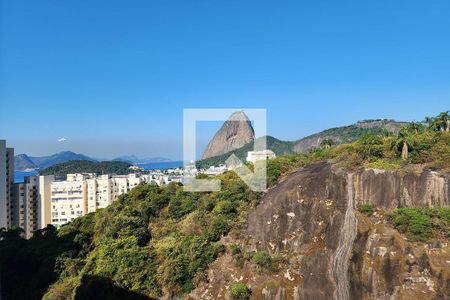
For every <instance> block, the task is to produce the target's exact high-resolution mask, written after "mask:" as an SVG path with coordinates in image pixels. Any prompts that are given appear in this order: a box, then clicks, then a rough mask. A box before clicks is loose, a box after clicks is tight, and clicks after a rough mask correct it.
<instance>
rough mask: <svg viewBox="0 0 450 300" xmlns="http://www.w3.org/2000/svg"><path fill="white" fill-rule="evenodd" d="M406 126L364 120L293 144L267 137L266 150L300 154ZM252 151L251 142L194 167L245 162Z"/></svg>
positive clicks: (391, 121)
mask: <svg viewBox="0 0 450 300" xmlns="http://www.w3.org/2000/svg"><path fill="white" fill-rule="evenodd" d="M407 124H408V123H407V122H397V121H394V120H387V119H379V120H364V121H359V122H357V123H356V124H353V125H349V126H343V127H337V128H331V129H327V130H324V131H321V132H319V133H315V134H313V135H310V136H307V137H304V138H302V139H300V140H297V141H294V142H291V141H282V140H279V139H276V138H274V137H271V136H267V149H270V150H272V151H273V152H275V154H276V155H277V156H280V155H283V154H289V153H301V152H305V151H308V150H311V149H313V148H317V147H320V144H321V142H322V141H323V140H325V139H331V140H333V141H334V142H335V143H336V144H345V143H351V142H354V141H356V140H357V139H359V138H360V137H362V136H363V135H364V134H367V133H369V132H371V133H374V134H379V135H382V134H384V133H385V132H386V131H387V132H392V133H397V132H398V131H399V130H400V128H401V127H403V126H405V125H407ZM257 141H258V139H257ZM252 150H253V142H250V143H248V144H246V145H244V146H243V147H241V148H238V149H236V150H233V151H230V152H227V153H225V154H222V155H218V156H214V157H210V158H208V159H203V160H199V161H197V162H196V165H197V167H198V168H208V167H210V166H213V165H214V166H218V165H220V164H224V163H225V161H226V160H227V158H228V157H229V156H230V155H231V154H233V153H234V154H235V155H236V156H237V157H238V158H239V159H241V160H242V161H245V158H246V156H247V152H248V151H252Z"/></svg>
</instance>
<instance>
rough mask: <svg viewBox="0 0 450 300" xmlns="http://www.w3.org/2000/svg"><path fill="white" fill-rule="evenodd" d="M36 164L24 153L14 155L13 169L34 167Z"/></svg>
mask: <svg viewBox="0 0 450 300" xmlns="http://www.w3.org/2000/svg"><path fill="white" fill-rule="evenodd" d="M36 168H37V165H36V164H35V163H34V162H33V161H32V160H31V158H29V157H28V155H26V154H19V155H16V156H14V170H16V171H24V170H26V169H36Z"/></svg>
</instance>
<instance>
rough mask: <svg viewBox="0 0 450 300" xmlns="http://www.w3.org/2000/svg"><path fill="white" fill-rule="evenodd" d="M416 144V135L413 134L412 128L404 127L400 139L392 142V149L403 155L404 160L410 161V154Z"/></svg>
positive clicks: (399, 135)
mask: <svg viewBox="0 0 450 300" xmlns="http://www.w3.org/2000/svg"><path fill="white" fill-rule="evenodd" d="M413 144H414V134H413V133H412V132H411V130H410V128H408V127H403V128H402V129H400V132H399V133H398V137H397V138H396V139H395V140H393V141H392V145H391V147H392V148H393V149H395V150H397V151H400V149H401V153H402V159H403V160H407V159H408V153H409V150H410V148H411V146H412V145H413Z"/></svg>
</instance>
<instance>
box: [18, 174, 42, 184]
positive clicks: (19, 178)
mask: <svg viewBox="0 0 450 300" xmlns="http://www.w3.org/2000/svg"><path fill="white" fill-rule="evenodd" d="M37 173H38V172H37V171H33V172H22V171H14V182H15V183H19V182H23V179H24V177H25V176H35V175H37Z"/></svg>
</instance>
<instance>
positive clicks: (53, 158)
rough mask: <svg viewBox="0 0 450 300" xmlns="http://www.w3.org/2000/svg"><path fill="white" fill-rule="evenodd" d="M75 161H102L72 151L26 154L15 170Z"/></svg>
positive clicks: (129, 160) (149, 160) (133, 161)
mask: <svg viewBox="0 0 450 300" xmlns="http://www.w3.org/2000/svg"><path fill="white" fill-rule="evenodd" d="M73 160H85V161H92V162H96V161H101V160H100V159H94V158H91V157H89V156H86V155H84V154H79V153H74V152H72V151H63V152H59V153H56V154H53V155H49V156H40V157H35V156H28V155H26V154H18V155H16V156H15V157H14V170H15V171H26V170H30V169H41V170H42V169H45V168H48V167H51V166H54V165H56V164H60V163H65V162H68V161H73ZM113 161H124V162H127V163H129V164H146V163H152V162H167V161H170V159H168V158H164V157H153V158H146V159H141V158H138V157H136V156H134V155H130V156H121V157H118V158H115V159H113Z"/></svg>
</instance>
